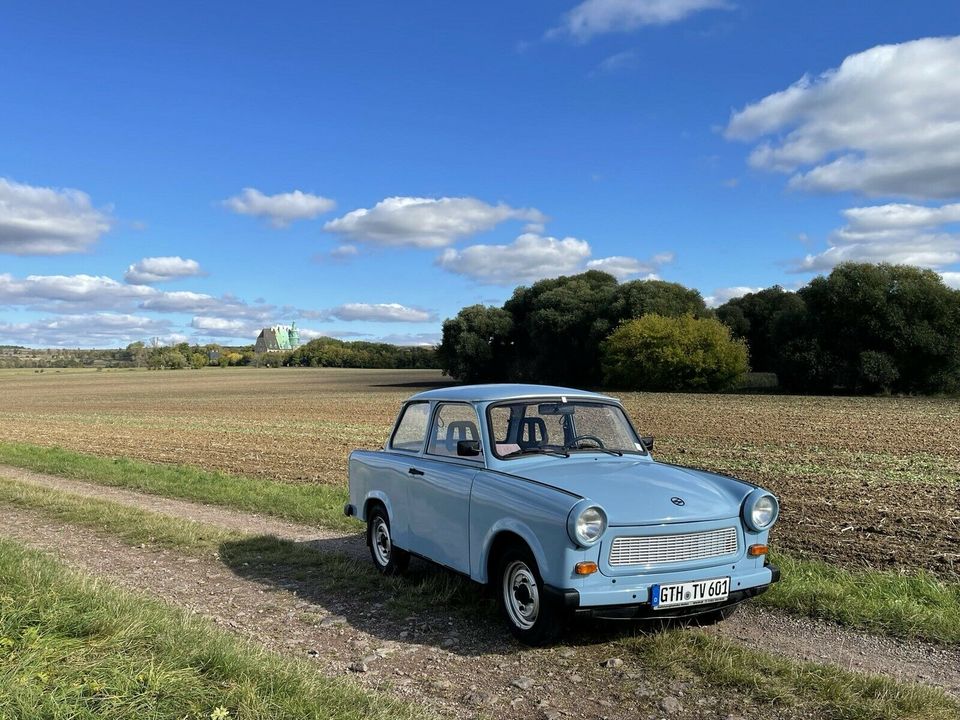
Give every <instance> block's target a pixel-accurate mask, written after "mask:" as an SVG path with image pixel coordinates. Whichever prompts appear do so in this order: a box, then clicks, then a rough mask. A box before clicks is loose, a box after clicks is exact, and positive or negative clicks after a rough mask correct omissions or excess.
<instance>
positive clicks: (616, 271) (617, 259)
mask: <svg viewBox="0 0 960 720" xmlns="http://www.w3.org/2000/svg"><path fill="white" fill-rule="evenodd" d="M672 260H673V255H672V254H670V253H664V254H663V255H658V256H656V257H654V258H652V259H650V260H639V259H637V258H634V257H626V256H624V255H613V256H611V257H605V258H598V259H596V260H591V261H590V262H588V263H587V269H588V270H602V271H603V272H605V273H610V274H611V275H613V276H614V277H615V278H616V279H617V280H626V279H628V278H632V277H636V276H638V275H644V276H646V279H647V280H655V279H657V278H656V272H657V270H658V269H659V267H660V266H661V265H663V264H666V263H669V262H671V261H672Z"/></svg>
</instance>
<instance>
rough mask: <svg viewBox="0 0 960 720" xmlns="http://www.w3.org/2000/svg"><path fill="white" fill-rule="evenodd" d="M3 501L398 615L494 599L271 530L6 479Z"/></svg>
mask: <svg viewBox="0 0 960 720" xmlns="http://www.w3.org/2000/svg"><path fill="white" fill-rule="evenodd" d="M0 505H6V506H12V507H17V508H21V509H25V510H29V511H33V512H38V513H40V514H41V515H43V516H46V517H51V518H55V519H57V520H60V521H63V522H67V523H71V524H73V525H79V526H82V527H88V528H90V529H92V530H95V531H99V532H102V533H107V534H109V535H111V536H113V537H115V538H117V539H118V540H119V541H120V542H122V543H124V544H126V545H130V546H133V547H136V546H139V545H149V546H154V547H163V548H168V549H172V550H176V551H178V552H181V553H184V554H188V555H199V556H212V555H216V556H217V557H218V558H219V559H220V560H221V561H222V562H223V563H224V564H225V565H227V566H228V567H230V568H231V569H232V570H233V571H234V572H236V573H237V574H238V575H241V576H244V577H249V578H252V579H255V580H258V581H266V582H275V583H276V584H282V583H285V582H288V581H290V580H296V581H300V582H305V583H309V584H310V585H311V587H313V588H316V589H318V590H320V591H324V592H334V591H335V592H348V593H350V594H351V595H352V596H354V597H369V598H370V599H371V601H374V600H375V601H377V602H385V603H386V606H387V608H388V609H390V610H391V611H394V612H396V613H397V614H398V615H402V614H408V613H413V612H417V611H418V610H420V609H422V608H424V607H430V606H443V607H447V608H449V609H451V610H454V611H457V612H460V613H463V614H468V615H472V616H476V615H477V614H478V613H482V612H490V610H491V609H492V603H491V602H489V601H488V600H485V599H484V598H483V597H482V596H480V595H479V594H478V593H477V592H476V586H474V585H473V584H472V583H470V582H468V581H466V580H464V579H462V578H461V577H460V576H457V575H454V574H452V573H449V572H446V571H444V570H441V569H439V568H434V567H432V566H431V567H429V568H428V569H427V570H426V571H425V572H423V573H421V574H419V575H418V576H414V577H412V578H409V579H402V578H397V577H392V578H385V577H382V576H381V575H379V574H378V573H377V572H376V571H375V570H374V569H373V566H372V564H371V563H370V562H367V561H366V559H365V558H363V559H357V558H354V557H351V556H349V555H346V554H345V553H342V552H329V551H324V552H320V551H317V550H316V549H314V548H312V547H310V546H309V545H307V544H304V543H296V542H293V541H291V540H284V539H282V538H277V537H274V536H272V535H257V536H255V535H249V534H245V533H241V532H238V531H234V530H229V529H226V528H220V527H217V526H214V525H208V524H205V523H200V522H195V521H193V520H184V519H182V518H177V517H173V516H170V515H164V514H162V513H155V512H150V511H148V510H141V509H139V508H136V507H132V506H130V505H124V504H122V503H118V502H114V501H111V500H102V499H98V498H90V497H84V496H82V495H77V494H75V493H70V492H66V491H63V490H54V489H50V488H44V487H37V486H35V485H30V484H29V483H24V482H19V481H17V480H9V479H6V478H3V477H2V476H0Z"/></svg>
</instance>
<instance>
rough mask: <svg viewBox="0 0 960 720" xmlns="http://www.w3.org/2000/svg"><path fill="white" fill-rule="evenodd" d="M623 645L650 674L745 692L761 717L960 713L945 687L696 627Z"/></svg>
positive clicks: (890, 719) (866, 719) (864, 719)
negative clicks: (748, 643)
mask: <svg viewBox="0 0 960 720" xmlns="http://www.w3.org/2000/svg"><path fill="white" fill-rule="evenodd" d="M622 642H623V645H624V646H625V648H626V650H627V652H629V653H633V654H634V655H635V656H636V657H637V659H638V660H639V661H640V662H642V663H643V664H644V666H645V667H647V668H648V669H649V670H650V671H651V672H653V671H654V669H656V670H657V671H658V672H663V673H668V674H670V675H671V676H672V677H674V678H676V679H679V680H688V681H693V682H695V683H705V684H707V685H712V686H717V687H722V688H725V689H727V690H734V691H737V692H738V693H742V694H744V695H745V696H746V697H748V698H749V699H750V700H751V701H752V702H754V703H755V704H757V705H759V706H760V708H759V710H760V713H759V716H761V717H762V716H763V714H764V713H763V706H773V707H779V708H791V712H790V713H789V715H790V716H791V717H823V718H830V719H831V720H894V719H895V718H917V719H921V720H934V719H937V720H940V719H942V718H947V717H957V713H960V705H957V703H955V702H954V701H952V700H951V699H950V698H949V697H948V696H947V695H946V694H945V693H943V692H941V691H940V690H935V689H932V688H928V687H925V686H922V685H909V684H905V683H900V682H897V681H895V680H891V679H889V678H885V677H880V676H876V675H863V674H860V673H854V672H850V671H847V670H843V669H842V668H839V667H836V666H833V665H820V664H818V663H811V662H793V661H790V660H785V659H783V658H779V657H775V656H773V655H768V654H767V653H762V652H758V651H756V650H751V649H749V648H746V647H743V646H740V645H737V644H736V643H734V642H731V641H729V640H724V639H723V638H717V637H711V636H708V635H706V634H704V633H702V632H698V631H676V630H674V631H670V632H665V633H657V634H652V635H637V636H635V637H632V638H629V639H627V640H624V641H622ZM695 696H696V695H695V694H694V695H691V697H695ZM743 714H745V715H748V716H749V715H750V714H751V713H749V712H745V713H743Z"/></svg>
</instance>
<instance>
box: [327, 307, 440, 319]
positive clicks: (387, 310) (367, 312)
mask: <svg viewBox="0 0 960 720" xmlns="http://www.w3.org/2000/svg"><path fill="white" fill-rule="evenodd" d="M327 315H328V316H329V317H331V318H335V319H337V320H344V321H353V320H367V321H372V322H431V321H433V320H436V319H437V316H436V314H435V313H433V312H431V311H429V310H423V309H421V308H413V307H407V306H405V305H400V304H399V303H377V304H370V303H347V304H345V305H340V306H338V307H335V308H333V309H332V310H329V311H328V312H327Z"/></svg>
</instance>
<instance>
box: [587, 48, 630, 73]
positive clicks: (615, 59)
mask: <svg viewBox="0 0 960 720" xmlns="http://www.w3.org/2000/svg"><path fill="white" fill-rule="evenodd" d="M636 64H637V51H636V50H624V51H623V52H618V53H614V54H613V55H610V56H609V57H606V58H604V59H603V60H602V61H600V64H599V65H597V70H596V71H597V72H599V73H605V74H609V73H615V72H618V71H620V70H627V69H629V68H632V67H634V66H636Z"/></svg>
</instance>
